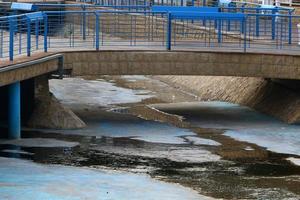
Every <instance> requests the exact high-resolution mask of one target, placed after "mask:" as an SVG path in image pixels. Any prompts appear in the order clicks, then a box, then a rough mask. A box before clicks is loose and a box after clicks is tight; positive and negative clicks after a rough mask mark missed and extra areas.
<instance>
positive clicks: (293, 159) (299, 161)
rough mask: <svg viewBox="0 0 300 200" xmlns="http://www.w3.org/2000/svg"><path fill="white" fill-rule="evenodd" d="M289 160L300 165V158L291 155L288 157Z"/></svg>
mask: <svg viewBox="0 0 300 200" xmlns="http://www.w3.org/2000/svg"><path fill="white" fill-rule="evenodd" d="M287 160H289V161H291V162H292V163H294V164H295V165H299V166H300V158H294V157H290V158H287Z"/></svg>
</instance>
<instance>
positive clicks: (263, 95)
mask: <svg viewBox="0 0 300 200" xmlns="http://www.w3.org/2000/svg"><path fill="white" fill-rule="evenodd" d="M156 78H158V79H160V80H163V81H165V82H167V83H169V84H172V85H176V86H177V87H181V88H182V89H184V90H188V91H190V92H192V93H194V94H196V95H198V96H199V97H200V98H201V99H202V100H219V101H227V102H232V103H238V104H241V105H246V106H249V107H251V108H254V109H256V110H258V111H261V112H263V113H266V114H269V115H272V116H274V117H276V118H279V119H281V120H283V121H285V122H288V123H299V122H300V95H299V94H298V93H297V92H296V91H295V90H292V89H289V88H287V87H284V86H282V85H281V84H278V83H275V82H273V81H271V80H266V79H263V78H244V77H212V76H156Z"/></svg>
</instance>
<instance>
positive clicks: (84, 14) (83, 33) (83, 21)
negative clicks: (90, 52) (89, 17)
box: [82, 5, 86, 40]
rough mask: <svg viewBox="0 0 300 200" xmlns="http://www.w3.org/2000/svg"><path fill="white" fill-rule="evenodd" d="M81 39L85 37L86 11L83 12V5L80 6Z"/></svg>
mask: <svg viewBox="0 0 300 200" xmlns="http://www.w3.org/2000/svg"><path fill="white" fill-rule="evenodd" d="M82 10H83V13H82V39H83V40H85V39H86V13H85V10H86V9H85V5H83V6H82Z"/></svg>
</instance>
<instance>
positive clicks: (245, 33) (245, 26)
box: [242, 18, 247, 53]
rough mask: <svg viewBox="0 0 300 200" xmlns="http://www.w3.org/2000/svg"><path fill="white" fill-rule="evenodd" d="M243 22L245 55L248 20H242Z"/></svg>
mask: <svg viewBox="0 0 300 200" xmlns="http://www.w3.org/2000/svg"><path fill="white" fill-rule="evenodd" d="M242 21H243V31H244V53H246V51H247V31H246V28H247V18H244V19H242Z"/></svg>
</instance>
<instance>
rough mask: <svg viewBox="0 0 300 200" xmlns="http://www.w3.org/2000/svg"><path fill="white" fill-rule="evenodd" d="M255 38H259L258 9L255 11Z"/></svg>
mask: <svg viewBox="0 0 300 200" xmlns="http://www.w3.org/2000/svg"><path fill="white" fill-rule="evenodd" d="M255 25H256V26H255V27H256V28H255V29H256V37H259V9H256V23H255Z"/></svg>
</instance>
